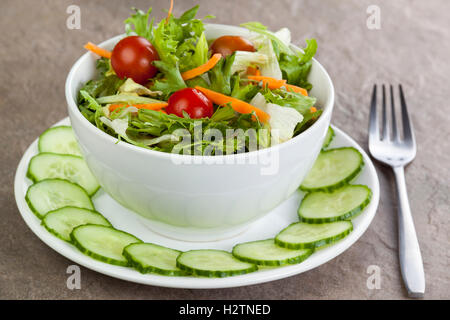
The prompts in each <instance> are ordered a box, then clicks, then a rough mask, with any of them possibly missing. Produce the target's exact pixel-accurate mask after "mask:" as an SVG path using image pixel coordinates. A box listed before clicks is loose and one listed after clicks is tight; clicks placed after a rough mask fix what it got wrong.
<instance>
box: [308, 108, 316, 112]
mask: <svg viewBox="0 0 450 320" xmlns="http://www.w3.org/2000/svg"><path fill="white" fill-rule="evenodd" d="M309 111H311V113H314V112H316V111H317V109H316V107H311V108H309Z"/></svg>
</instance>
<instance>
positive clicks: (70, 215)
mask: <svg viewBox="0 0 450 320" xmlns="http://www.w3.org/2000/svg"><path fill="white" fill-rule="evenodd" d="M83 224H100V225H104V226H109V227H111V226H112V225H111V223H110V222H109V221H108V220H107V219H106V218H105V217H103V216H102V215H101V214H100V213H98V212H97V211H93V210H89V209H83V208H77V207H63V208H60V209H56V210H53V211H50V212H49V213H47V214H46V215H45V216H44V218H43V219H42V225H43V226H44V227H45V228H46V229H47V230H48V232H50V233H51V234H53V235H55V236H56V237H58V238H60V239H62V240H64V241H67V242H69V243H71V239H70V233H71V232H72V230H73V229H74V228H76V227H78V226H80V225H83Z"/></svg>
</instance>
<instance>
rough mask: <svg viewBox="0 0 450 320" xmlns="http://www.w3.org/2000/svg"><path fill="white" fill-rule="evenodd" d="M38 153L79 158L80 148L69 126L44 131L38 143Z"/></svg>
mask: <svg viewBox="0 0 450 320" xmlns="http://www.w3.org/2000/svg"><path fill="white" fill-rule="evenodd" d="M38 149H39V152H53V153H60V154H72V155H76V156H81V152H80V148H79V146H78V143H77V140H76V139H75V135H74V133H73V129H72V127H71V126H58V127H51V128H48V129H47V130H45V131H44V132H43V133H42V134H41V135H40V136H39V141H38Z"/></svg>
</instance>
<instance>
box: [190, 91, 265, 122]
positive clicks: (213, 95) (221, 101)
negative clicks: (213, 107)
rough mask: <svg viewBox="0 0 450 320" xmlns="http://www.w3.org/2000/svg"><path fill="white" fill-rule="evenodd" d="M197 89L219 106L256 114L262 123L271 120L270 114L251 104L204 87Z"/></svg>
mask: <svg viewBox="0 0 450 320" xmlns="http://www.w3.org/2000/svg"><path fill="white" fill-rule="evenodd" d="M195 89H197V90H199V91H201V92H202V93H203V94H204V95H205V96H206V97H207V98H208V99H210V100H211V101H212V102H214V103H215V104H217V105H222V106H224V105H227V104H229V105H230V106H231V108H233V110H234V111H236V112H239V113H251V112H255V113H256V115H257V116H258V119H259V120H260V121H262V122H267V121H268V120H269V119H270V116H269V114H267V113H266V112H264V111H263V110H261V109H259V108H257V107H255V106H252V105H251V104H249V103H247V102H245V101H242V100H239V99H236V98H233V97H229V96H227V95H224V94H221V93H218V92H215V91H212V90H209V89H206V88H203V87H199V86H196V87H195Z"/></svg>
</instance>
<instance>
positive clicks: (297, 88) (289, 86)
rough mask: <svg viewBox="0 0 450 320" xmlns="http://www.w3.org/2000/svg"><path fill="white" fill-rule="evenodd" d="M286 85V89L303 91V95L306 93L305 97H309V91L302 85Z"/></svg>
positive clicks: (297, 91)
mask: <svg viewBox="0 0 450 320" xmlns="http://www.w3.org/2000/svg"><path fill="white" fill-rule="evenodd" d="M285 87H286V89H287V90H288V91H289V90H290V91H294V92H296V93H301V94H302V95H304V96H305V97H307V96H308V91H306V89H303V88H301V87H297V86H294V85H292V84H286V85H285Z"/></svg>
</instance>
